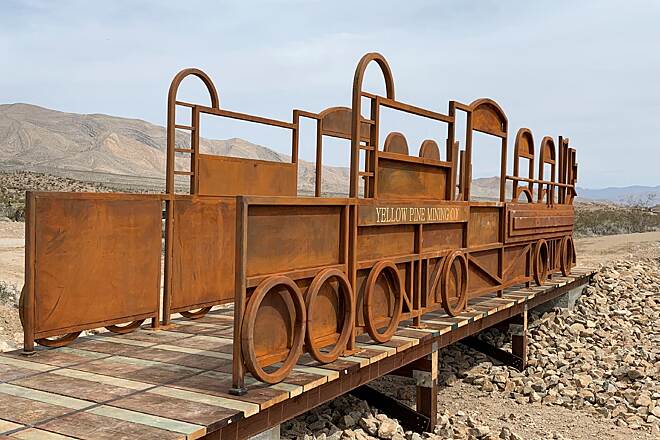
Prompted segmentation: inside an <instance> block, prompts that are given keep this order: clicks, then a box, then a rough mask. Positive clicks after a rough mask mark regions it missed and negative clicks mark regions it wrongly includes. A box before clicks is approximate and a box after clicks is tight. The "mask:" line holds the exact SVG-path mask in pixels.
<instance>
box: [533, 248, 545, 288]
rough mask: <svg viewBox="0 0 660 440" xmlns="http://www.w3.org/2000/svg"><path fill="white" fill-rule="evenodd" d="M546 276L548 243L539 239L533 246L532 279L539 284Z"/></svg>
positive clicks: (543, 281) (541, 283)
mask: <svg viewBox="0 0 660 440" xmlns="http://www.w3.org/2000/svg"><path fill="white" fill-rule="evenodd" d="M547 278H548V243H546V241H545V240H544V239H540V240H539V241H538V242H537V243H536V247H534V281H536V284H538V285H539V286H542V285H543V283H545V280H546V279H547Z"/></svg>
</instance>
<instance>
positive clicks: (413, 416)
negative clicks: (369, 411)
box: [350, 385, 433, 432]
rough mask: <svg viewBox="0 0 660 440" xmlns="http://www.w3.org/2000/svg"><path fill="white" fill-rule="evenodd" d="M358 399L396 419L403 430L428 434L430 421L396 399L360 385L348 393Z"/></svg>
mask: <svg viewBox="0 0 660 440" xmlns="http://www.w3.org/2000/svg"><path fill="white" fill-rule="evenodd" d="M350 393H351V394H352V395H354V396H355V397H357V398H358V399H362V400H365V401H366V402H367V403H369V405H371V406H373V407H375V408H378V409H379V410H381V411H382V412H384V413H385V414H387V415H388V416H389V417H391V418H393V419H397V420H398V421H399V423H400V424H401V426H402V427H403V429H405V430H406V431H414V432H428V431H429V430H430V429H431V427H432V426H433V425H432V424H431V420H430V419H429V418H428V417H427V416H425V415H424V414H422V413H419V412H417V411H415V410H414V409H412V408H410V407H409V406H408V405H404V404H403V403H401V402H399V401H398V400H396V399H393V398H391V397H390V396H388V395H386V394H383V393H381V392H380V391H377V390H375V389H373V388H371V387H370V386H368V385H362V386H361V387H358V388H355V389H354V390H352V391H351V392H350Z"/></svg>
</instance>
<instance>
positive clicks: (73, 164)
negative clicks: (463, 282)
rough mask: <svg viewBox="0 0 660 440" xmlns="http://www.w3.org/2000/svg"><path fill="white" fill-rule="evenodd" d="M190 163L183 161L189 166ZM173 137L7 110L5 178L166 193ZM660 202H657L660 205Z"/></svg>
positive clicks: (209, 146)
mask: <svg viewBox="0 0 660 440" xmlns="http://www.w3.org/2000/svg"><path fill="white" fill-rule="evenodd" d="M176 145H177V147H180V148H189V147H190V136H189V135H188V133H186V132H181V131H177V135H176ZM200 150H201V151H202V152H203V153H209V154H216V155H223V156H235V157H246V158H253V159H261V160H271V161H280V162H287V161H289V160H290V157H289V156H287V155H284V154H281V153H278V152H276V151H274V150H272V149H270V148H268V147H265V146H262V145H257V144H254V143H251V142H248V141H246V140H243V139H239V138H230V139H225V140H211V139H204V138H202V139H200ZM184 160H185V159H184V158H183V157H178V158H177V161H178V162H181V163H183V162H184ZM165 162H166V130H165V128H164V127H161V126H158V125H155V124H151V123H149V122H146V121H142V120H139V119H129V118H122V117H117V116H109V115H104V114H77V113H65V112H61V111H57V110H51V109H47V108H43V107H39V106H36V105H31V104H22V103H17V104H0V171H33V172H41V173H48V174H53V175H56V176H62V177H70V178H75V179H79V180H83V181H97V182H108V183H114V184H126V185H129V186H130V185H136V186H146V187H152V188H153V189H156V190H160V189H162V187H163V186H164V176H165ZM314 176H315V171H314V164H313V163H310V162H306V161H300V166H299V178H298V187H299V191H300V192H301V193H304V194H311V193H313V190H314ZM348 180H349V172H348V169H347V168H345V167H329V166H326V167H324V172H323V182H322V187H323V192H324V194H328V195H342V194H346V193H347V192H348ZM498 188H499V187H498V178H496V177H491V178H481V179H475V180H474V181H473V183H472V194H473V195H474V196H475V197H479V198H497V197H498V194H499V189H498ZM578 194H579V197H580V198H581V199H591V200H602V201H613V202H627V201H630V200H634V201H639V200H642V199H643V200H646V198H648V197H653V196H654V195H655V196H656V197H657V198H658V199H660V185H659V186H656V187H645V186H628V187H621V188H604V189H587V188H579V189H578ZM656 202H657V201H656Z"/></svg>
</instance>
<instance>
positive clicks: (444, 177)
mask: <svg viewBox="0 0 660 440" xmlns="http://www.w3.org/2000/svg"><path fill="white" fill-rule="evenodd" d="M391 154H400V153H391ZM405 159H407V158H405ZM405 159H400V158H396V159H393V158H390V157H381V158H380V160H379V162H378V166H379V169H378V176H379V177H378V188H379V194H380V197H381V198H383V199H399V200H400V199H402V198H406V197H414V198H426V199H435V200H442V198H443V196H444V194H445V192H446V188H447V185H448V184H449V170H448V169H447V168H445V167H443V166H434V165H429V164H420V163H417V162H413V163H411V162H408V161H407V160H405ZM413 159H417V158H413Z"/></svg>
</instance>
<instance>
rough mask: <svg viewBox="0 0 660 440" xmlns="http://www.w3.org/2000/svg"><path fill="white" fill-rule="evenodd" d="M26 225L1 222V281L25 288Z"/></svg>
mask: <svg viewBox="0 0 660 440" xmlns="http://www.w3.org/2000/svg"><path fill="white" fill-rule="evenodd" d="M24 258H25V223H17V222H0V281H5V282H8V283H12V284H15V285H16V286H17V287H18V288H19V289H20V288H21V286H23V267H24V264H25V261H24Z"/></svg>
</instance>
